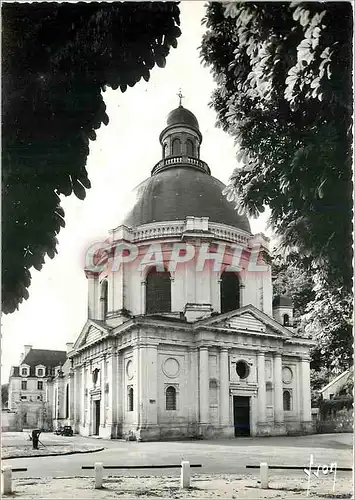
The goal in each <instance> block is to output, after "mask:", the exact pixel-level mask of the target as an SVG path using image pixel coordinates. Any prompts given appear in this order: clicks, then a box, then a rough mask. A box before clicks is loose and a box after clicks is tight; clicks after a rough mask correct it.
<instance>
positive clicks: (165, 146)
mask: <svg viewBox="0 0 355 500" xmlns="http://www.w3.org/2000/svg"><path fill="white" fill-rule="evenodd" d="M167 156H168V145H167V144H166V143H165V144H164V147H163V158H166V157H167Z"/></svg>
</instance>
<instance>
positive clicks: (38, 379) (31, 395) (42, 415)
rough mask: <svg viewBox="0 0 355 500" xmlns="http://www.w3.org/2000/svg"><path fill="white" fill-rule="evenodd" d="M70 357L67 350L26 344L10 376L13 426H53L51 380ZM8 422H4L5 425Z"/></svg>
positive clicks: (20, 427)
mask: <svg viewBox="0 0 355 500" xmlns="http://www.w3.org/2000/svg"><path fill="white" fill-rule="evenodd" d="M65 360H66V351H52V350H45V349H33V348H32V346H31V345H26V346H24V353H23V354H22V355H21V359H20V363H19V365H18V366H13V367H12V368H11V373H10V377H9V399H8V408H9V410H10V411H11V412H13V413H14V415H15V416H12V420H11V421H12V424H11V425H12V427H13V426H14V425H15V427H16V429H18V430H22V429H23V428H32V429H33V428H41V429H45V430H50V429H51V428H52V410H51V407H50V405H49V404H48V398H49V396H50V394H51V391H48V384H50V381H51V380H52V378H54V377H55V376H56V374H58V373H59V372H60V370H61V364H63V363H64V362H65ZM5 424H6V422H4V425H5Z"/></svg>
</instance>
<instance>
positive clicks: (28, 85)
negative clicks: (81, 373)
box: [2, 2, 180, 313]
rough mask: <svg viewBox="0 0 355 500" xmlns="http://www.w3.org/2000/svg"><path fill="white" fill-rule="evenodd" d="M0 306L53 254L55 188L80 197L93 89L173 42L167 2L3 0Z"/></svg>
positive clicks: (123, 77) (140, 72) (156, 61)
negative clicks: (26, 0)
mask: <svg viewBox="0 0 355 500" xmlns="http://www.w3.org/2000/svg"><path fill="white" fill-rule="evenodd" d="M2 21H3V30H2V37H3V38H2V48H3V52H2V56H3V66H2V70H3V71H2V112H3V129H2V186H3V189H2V196H3V205H2V211H3V246H2V250H3V262H2V309H3V312H5V313H11V312H13V311H14V310H16V308H18V305H19V303H20V302H22V300H23V299H27V298H28V287H29V286H30V283H31V272H30V269H31V267H34V268H35V269H37V270H40V269H41V268H42V265H43V263H44V258H45V256H46V255H48V256H49V257H50V258H53V257H54V255H55V254H56V246H57V239H56V237H57V235H58V233H59V231H60V229H61V228H62V227H64V225H65V223H64V211H63V209H62V207H61V205H60V195H65V196H69V195H70V194H72V193H74V194H75V195H76V196H77V197H78V198H80V199H84V198H85V191H86V189H89V188H90V181H89V179H88V175H87V171H86V168H85V165H86V159H87V155H88V153H89V139H90V140H94V139H95V138H96V133H95V130H96V129H98V128H99V127H100V125H101V123H104V124H105V125H107V123H108V120H109V119H108V116H107V114H106V111H105V104H104V101H103V98H102V89H103V88H104V87H105V85H109V86H111V87H112V88H114V89H117V88H120V90H121V91H122V92H125V91H126V89H127V87H133V86H134V85H135V84H136V83H137V82H138V81H139V80H140V79H141V78H144V79H145V80H146V81H148V80H149V76H150V71H151V70H152V68H153V67H154V66H155V65H157V66H159V67H164V65H165V58H166V57H167V55H168V54H169V51H170V49H171V47H176V46H177V38H178V37H179V36H180V29H179V27H178V25H179V23H180V21H179V8H178V5H177V4H176V3H175V2H164V3H163V2H113V3H109V4H105V3H99V2H92V3H77V4H75V3H70V2H68V3H33V4H29V3H27V4H26V3H25V4H21V3H12V4H11V3H8V4H4V5H3V6H2Z"/></svg>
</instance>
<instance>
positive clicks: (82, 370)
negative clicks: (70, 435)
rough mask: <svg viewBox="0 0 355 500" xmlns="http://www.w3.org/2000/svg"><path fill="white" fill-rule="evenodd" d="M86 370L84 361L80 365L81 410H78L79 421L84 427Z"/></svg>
mask: <svg viewBox="0 0 355 500" xmlns="http://www.w3.org/2000/svg"><path fill="white" fill-rule="evenodd" d="M85 375H86V370H85V363H84V364H83V365H82V367H81V403H80V406H81V411H80V414H81V415H80V416H81V419H80V423H81V425H82V426H83V427H84V426H85V420H86V419H85V389H86V377H85Z"/></svg>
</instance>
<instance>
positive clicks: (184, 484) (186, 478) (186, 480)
mask: <svg viewBox="0 0 355 500" xmlns="http://www.w3.org/2000/svg"><path fill="white" fill-rule="evenodd" d="M181 488H190V462H188V461H187V460H182V461H181Z"/></svg>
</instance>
